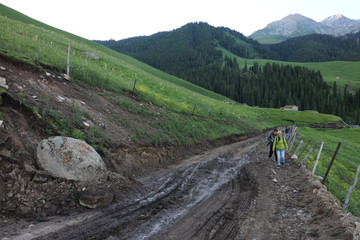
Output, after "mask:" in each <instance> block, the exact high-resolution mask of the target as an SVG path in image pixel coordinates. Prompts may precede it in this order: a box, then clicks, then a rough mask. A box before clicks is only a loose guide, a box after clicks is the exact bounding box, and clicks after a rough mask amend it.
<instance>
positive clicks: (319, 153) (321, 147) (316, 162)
mask: <svg viewBox="0 0 360 240" xmlns="http://www.w3.org/2000/svg"><path fill="white" fill-rule="evenodd" d="M323 147H324V142H322V143H321V146H320V150H319V152H318V155H317V157H316V161H315V164H314V167H313V169H312V174H315V171H316V167H317V165H318V163H319V159H320V155H321V152H322V149H323Z"/></svg>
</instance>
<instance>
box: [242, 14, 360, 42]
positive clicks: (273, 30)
mask: <svg viewBox="0 0 360 240" xmlns="http://www.w3.org/2000/svg"><path fill="white" fill-rule="evenodd" d="M357 31H360V20H353V19H349V18H347V17H345V16H343V15H341V14H337V15H334V16H331V17H328V18H326V19H324V20H323V21H321V22H316V21H315V20H313V19H311V18H308V17H305V16H303V15H301V14H291V15H288V16H286V17H284V18H283V19H281V20H279V21H275V22H272V23H270V24H268V25H267V26H266V27H265V28H263V29H261V30H258V31H256V32H254V33H253V34H251V35H250V36H249V37H251V38H253V39H256V40H258V41H259V42H261V43H276V42H281V41H284V40H286V39H289V38H293V37H298V36H304V35H309V34H314V33H319V34H329V35H335V36H339V35H346V34H348V33H356V32H357Z"/></svg>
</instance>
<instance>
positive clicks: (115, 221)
mask: <svg viewBox="0 0 360 240" xmlns="http://www.w3.org/2000/svg"><path fill="white" fill-rule="evenodd" d="M263 139H265V137H264V136H258V137H254V138H250V139H247V140H245V141H242V142H238V143H234V144H231V145H226V146H223V147H219V148H216V149H213V150H210V151H208V152H206V153H204V154H201V155H197V156H193V157H191V158H188V159H186V160H184V161H181V163H180V164H178V165H174V166H170V167H168V168H166V169H162V170H160V171H156V172H153V173H152V174H149V175H148V176H147V177H143V178H139V179H138V181H140V182H142V183H143V186H144V189H146V190H147V193H146V194H144V195H143V196H138V198H136V199H133V200H131V201H124V202H122V203H117V204H114V205H112V206H110V207H109V208H106V209H103V210H97V211H92V212H90V213H85V214H82V215H77V216H70V217H64V218H55V219H52V220H48V221H46V222H42V223H37V224H34V225H32V226H31V227H30V228H26V229H24V230H22V231H20V232H18V233H17V234H16V235H13V236H12V238H11V239H109V240H114V239H164V240H165V239H167V240H168V239H178V240H180V239H182V240H183V239H199V240H200V239H224V240H225V239H324V240H325V239H353V234H352V231H353V229H354V221H353V220H354V219H352V218H351V217H349V216H344V215H342V214H341V211H340V210H339V209H337V208H336V205H335V204H334V203H329V204H328V205H327V204H324V202H323V200H322V199H321V198H320V197H319V194H314V191H315V190H316V189H317V188H316V187H314V185H311V184H309V178H308V177H309V176H308V175H307V174H306V173H305V172H304V170H303V169H302V168H299V165H297V164H296V163H293V162H291V161H288V162H287V164H286V166H285V167H283V168H280V169H277V168H275V166H276V165H275V163H274V162H272V161H271V160H269V159H268V158H267V156H266V155H267V154H266V153H267V148H266V146H265V143H264V141H263ZM274 179H276V181H274Z"/></svg>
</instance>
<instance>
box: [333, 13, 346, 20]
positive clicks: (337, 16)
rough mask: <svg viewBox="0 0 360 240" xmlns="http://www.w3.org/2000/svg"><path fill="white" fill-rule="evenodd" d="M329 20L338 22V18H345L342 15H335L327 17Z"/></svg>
mask: <svg viewBox="0 0 360 240" xmlns="http://www.w3.org/2000/svg"><path fill="white" fill-rule="evenodd" d="M329 18H331V19H333V20H338V19H340V18H346V17H345V16H344V15H342V14H335V15H333V16H331V17H329Z"/></svg>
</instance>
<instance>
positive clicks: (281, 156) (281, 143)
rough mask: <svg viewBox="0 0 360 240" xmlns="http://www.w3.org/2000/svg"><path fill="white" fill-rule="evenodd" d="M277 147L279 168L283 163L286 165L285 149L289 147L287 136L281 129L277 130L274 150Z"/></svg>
mask: <svg viewBox="0 0 360 240" xmlns="http://www.w3.org/2000/svg"><path fill="white" fill-rule="evenodd" d="M275 149H276V156H277V166H278V168H279V167H280V164H281V165H285V151H287V150H288V149H289V147H288V144H287V142H286V139H285V137H283V134H282V132H281V131H278V132H277V136H276V138H275V140H274V143H273V151H275Z"/></svg>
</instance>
